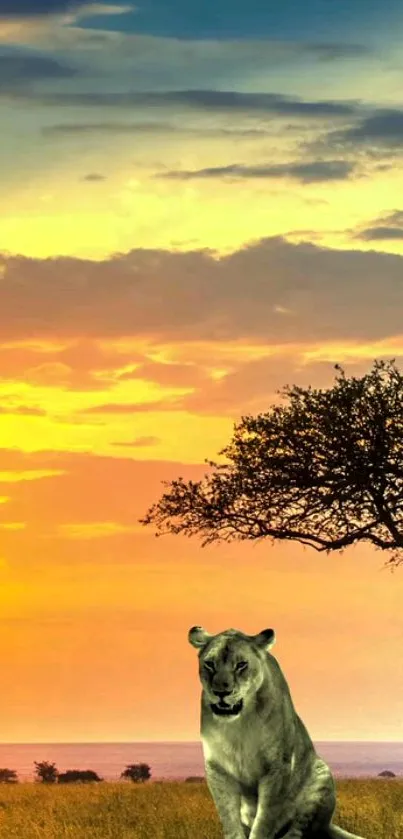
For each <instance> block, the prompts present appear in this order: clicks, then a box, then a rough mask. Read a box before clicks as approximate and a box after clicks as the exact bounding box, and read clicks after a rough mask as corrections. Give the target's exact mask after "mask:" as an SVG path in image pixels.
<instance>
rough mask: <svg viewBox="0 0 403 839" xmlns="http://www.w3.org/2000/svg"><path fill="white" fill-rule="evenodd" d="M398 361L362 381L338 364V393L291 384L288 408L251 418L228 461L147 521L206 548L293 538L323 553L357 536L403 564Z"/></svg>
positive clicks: (402, 394) (178, 491)
mask: <svg viewBox="0 0 403 839" xmlns="http://www.w3.org/2000/svg"><path fill="white" fill-rule="evenodd" d="M394 361H395V360H394V359H393V360H392V361H390V362H385V361H375V363H374V366H373V369H372V371H371V372H370V373H368V374H366V375H364V376H363V377H362V378H356V377H351V378H346V375H345V372H344V370H343V369H342V368H341V367H340V366H339V365H338V364H336V365H335V369H336V370H337V371H338V375H336V383H335V384H334V386H333V387H332V388H329V389H328V390H318V389H313V388H312V387H311V386H309V387H308V388H307V389H303V388H301V387H297V386H293V387H289V386H288V385H287V386H286V387H285V388H284V390H283V391H278V392H279V393H280V394H281V395H282V396H286V397H287V398H288V399H289V402H290V404H289V405H288V406H285V407H284V406H274V407H271V408H270V410H269V411H268V412H267V413H262V414H258V415H257V416H255V417H253V416H244V417H242V418H241V422H240V423H239V424H236V425H235V427H234V434H233V438H232V440H231V442H230V443H229V445H228V446H227V447H226V448H224V449H222V450H221V451H220V453H219V454H220V455H223V456H224V457H225V458H226V462H225V463H221V464H217V463H216V462H214V461H210V460H206V461H205V462H206V463H207V464H208V465H209V467H210V469H211V471H210V472H209V473H208V474H206V475H205V476H204V478H203V479H202V480H200V481H188V482H185V481H184V480H183V478H178V479H177V480H174V481H171V482H167V481H164V482H163V483H164V485H165V486H168V487H170V488H169V490H168V491H166V492H164V494H163V495H162V497H161V498H160V500H159V501H158V502H157V503H156V504H153V505H152V506H151V507H150V508H149V510H148V511H147V513H146V515H145V516H144V518H142V519H140V523H141V524H143V525H149V524H153V525H154V526H156V528H157V533H156V535H157V536H159V535H162V534H164V533H184V534H185V535H187V536H193V535H198V536H201V537H202V544H203V546H204V545H207V544H209V543H212V542H216V541H226V542H229V541H232V540H234V539H240V540H243V539H253V540H257V539H266V538H269V539H271V540H272V541H274V540H276V539H288V540H294V541H297V542H301V543H302V544H303V545H309V546H310V547H313V548H315V549H316V550H317V551H325V552H326V553H329V552H331V551H340V552H342V551H343V549H344V548H346V547H348V546H349V545H352V544H353V543H356V542H359V541H361V542H363V541H366V542H370V543H372V544H373V545H374V546H375V547H376V548H378V549H381V550H384V551H392V554H391V556H390V558H389V560H388V562H387V564H388V565H389V566H392V567H396V566H397V565H399V564H400V562H402V561H403V375H402V374H401V373H400V372H399V370H398V369H397V367H396V365H395V364H394Z"/></svg>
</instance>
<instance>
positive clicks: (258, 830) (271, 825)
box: [249, 772, 291, 839]
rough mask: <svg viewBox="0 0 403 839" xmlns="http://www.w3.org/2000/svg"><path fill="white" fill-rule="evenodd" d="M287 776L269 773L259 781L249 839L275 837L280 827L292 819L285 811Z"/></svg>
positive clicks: (271, 838)
mask: <svg viewBox="0 0 403 839" xmlns="http://www.w3.org/2000/svg"><path fill="white" fill-rule="evenodd" d="M284 787H285V778H284V777H282V775H281V774H280V773H278V774H277V775H275V774H273V773H272V772H269V773H267V774H266V775H264V776H263V778H262V779H261V780H260V781H259V792H258V804H257V811H256V816H255V819H254V822H253V826H252V830H251V832H250V836H249V839H275V836H276V834H277V831H278V829H279V827H280V826H281V825H282V824H283V822H284V823H285V822H286V821H289V820H290V819H291V814H290V813H285V812H284Z"/></svg>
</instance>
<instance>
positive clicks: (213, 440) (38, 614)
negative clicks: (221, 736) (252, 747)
mask: <svg viewBox="0 0 403 839" xmlns="http://www.w3.org/2000/svg"><path fill="white" fill-rule="evenodd" d="M402 37H403V5H402V3H401V0H382V2H381V0H372V2H368V0H346V2H342V1H340V2H336V0H334V2H333V0H306V2H301V0H283V1H282V2H281V3H274V2H272V0H267V2H262V0H248V2H241V0H231V2H230V0H197V1H196V0H171V2H167V0H139V2H138V3H135V5H133V4H132V3H131V2H123V0H122V2H121V3H115V2H112V0H108V2H106V3H102V2H81V1H80V0H77V1H76V2H74V3H70V2H66V0H0V125H1V141H0V182H1V202H0V395H1V398H0V583H1V589H0V598H1V603H0V667H1V682H2V689H1V692H0V711H1V714H0V718H1V724H0V741H1V742H11V743H13V742H80V741H84V742H90V741H138V740H145V741H151V740H156V741H158V740H197V739H198V738H199V693H200V689H199V681H198V674H197V655H196V652H195V650H194V649H192V648H191V647H190V645H189V644H188V642H187V632H188V629H189V627H190V626H192V625H193V624H201V625H204V626H205V627H206V628H207V629H208V630H209V631H210V632H219V631H221V630H223V629H226V628H228V627H231V626H232V627H236V628H239V629H242V630H243V631H246V632H250V633H256V632H258V631H260V630H261V629H263V628H265V627H271V626H272V627H274V628H275V630H276V633H277V644H276V646H275V647H274V648H273V650H272V652H273V654H274V655H276V656H277V658H278V660H279V662H280V664H281V666H282V667H283V670H284V673H285V675H286V678H287V680H288V682H289V684H290V688H291V693H292V696H293V699H294V703H295V705H296V708H297V711H298V712H299V713H300V715H301V716H302V718H303V719H304V721H305V723H306V725H307V727H308V729H309V731H310V733H311V736H312V737H313V738H314V739H316V740H395V741H398V740H403V722H402V696H403V656H402V643H403V617H402V602H403V566H402V567H401V568H399V569H398V570H397V571H396V573H395V574H391V573H390V572H389V571H386V570H385V569H384V563H385V561H386V559H387V556H385V555H383V554H382V553H380V552H376V551H374V549H373V548H371V547H370V546H368V545H365V544H363V545H359V546H357V547H355V548H351V549H349V550H347V551H346V552H345V553H344V554H343V555H339V554H336V553H335V554H331V555H329V556H326V555H324V554H318V553H316V552H315V551H314V550H312V549H308V548H306V549H304V548H303V547H302V546H300V545H297V544H292V543H289V544H285V543H284V544H279V545H275V546H272V545H271V544H270V543H267V544H265V543H260V544H259V545H253V544H252V543H246V542H245V543H243V544H242V543H238V544H233V545H225V546H224V545H223V546H214V547H209V548H202V547H201V545H200V542H199V541H198V540H196V539H191V540H189V539H186V538H185V537H173V536H169V537H165V538H160V539H156V538H155V535H154V531H153V529H152V528H143V527H142V526H141V525H140V524H139V523H138V518H139V517H140V516H142V515H143V514H144V513H145V511H146V509H147V507H148V506H149V505H150V504H151V503H152V502H153V501H156V500H157V499H158V497H159V496H160V494H161V492H162V491H163V486H162V484H161V482H162V481H163V480H170V479H173V478H175V477H178V476H182V477H184V478H189V479H190V478H192V479H197V478H199V477H201V476H202V475H203V474H204V472H205V470H206V467H205V465H204V459H205V458H213V459H214V458H215V457H216V455H217V453H218V451H219V450H220V449H221V448H223V447H224V446H225V445H226V443H227V442H229V440H230V437H231V435H232V430H233V425H234V422H236V421H239V419H240V417H241V416H242V415H243V414H248V413H251V414H253V413H256V412H258V411H265V410H268V409H269V408H270V405H272V404H273V402H275V401H276V402H279V401H280V397H279V396H278V394H277V393H276V391H278V389H281V388H283V387H284V386H285V385H287V384H289V385H293V384H297V385H300V386H303V387H306V386H308V385H309V384H312V385H313V386H316V387H323V388H326V387H331V386H332V385H333V384H334V381H335V370H334V365H335V364H336V363H339V364H341V365H342V366H343V368H344V369H345V371H346V373H347V375H363V374H364V373H366V372H367V371H369V369H370V368H372V366H373V361H374V359H375V358H384V359H389V358H395V359H396V364H397V366H398V367H399V369H403V200H402V196H403V170H402V162H403V100H402V89H403V55H402V50H401V43H402Z"/></svg>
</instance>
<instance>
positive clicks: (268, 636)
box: [252, 629, 276, 650]
mask: <svg viewBox="0 0 403 839" xmlns="http://www.w3.org/2000/svg"><path fill="white" fill-rule="evenodd" d="M252 640H253V643H254V644H256V645H257V646H258V647H264V649H266V650H270V647H272V646H273V644H275V643H276V633H275V631H274V629H262V631H261V632H259V634H258V635H253V636H252Z"/></svg>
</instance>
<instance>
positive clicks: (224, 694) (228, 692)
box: [213, 690, 231, 699]
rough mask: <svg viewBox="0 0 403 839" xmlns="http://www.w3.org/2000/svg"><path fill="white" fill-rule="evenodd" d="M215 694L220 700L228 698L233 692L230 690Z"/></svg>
mask: <svg viewBox="0 0 403 839" xmlns="http://www.w3.org/2000/svg"><path fill="white" fill-rule="evenodd" d="M213 693H214V694H215V695H216V696H218V697H219V698H220V699H224V698H225V697H226V696H229V695H230V693H231V691H230V690H213Z"/></svg>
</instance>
